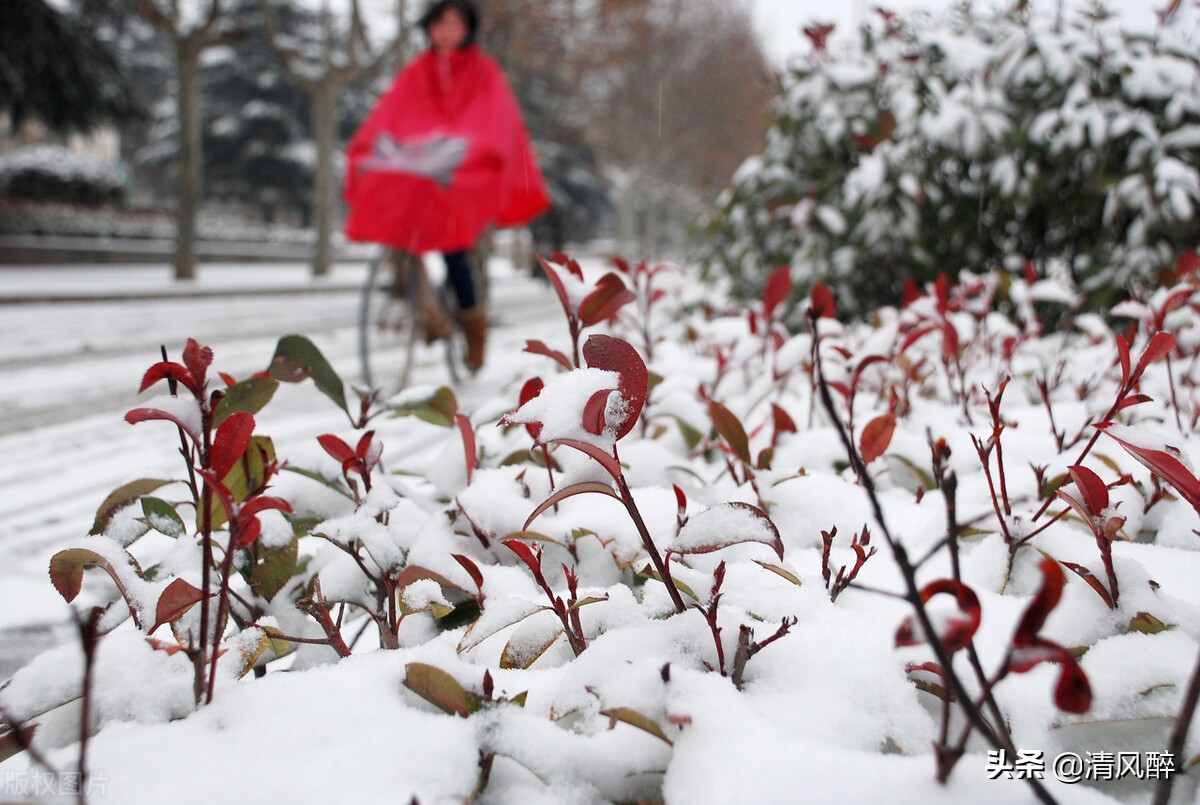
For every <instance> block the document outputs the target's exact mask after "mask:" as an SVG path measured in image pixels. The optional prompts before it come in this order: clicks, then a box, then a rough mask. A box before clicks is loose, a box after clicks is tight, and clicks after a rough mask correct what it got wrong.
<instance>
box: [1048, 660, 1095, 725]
mask: <svg viewBox="0 0 1200 805" xmlns="http://www.w3.org/2000/svg"><path fill="white" fill-rule="evenodd" d="M1058 662H1059V665H1060V666H1061V667H1062V670H1061V671H1059V674H1058V684H1057V685H1055V686H1054V704H1055V706H1056V707H1058V709H1059V710H1062V711H1064V712H1067V713H1086V712H1087V711H1088V710H1089V709H1090V708H1091V706H1092V687H1091V685H1089V684H1088V679H1087V675H1086V674H1084V673H1083V669H1082V668H1080V667H1079V663H1078V662H1076V661H1075V658H1074V657H1072V656H1071V655H1070V654H1069V653H1068V652H1066V651H1063V653H1062V655H1061V657H1060V659H1059V661H1058Z"/></svg>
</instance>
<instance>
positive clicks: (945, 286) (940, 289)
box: [933, 271, 950, 313]
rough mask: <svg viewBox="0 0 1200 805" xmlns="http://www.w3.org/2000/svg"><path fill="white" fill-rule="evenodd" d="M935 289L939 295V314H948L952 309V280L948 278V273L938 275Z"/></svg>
mask: <svg viewBox="0 0 1200 805" xmlns="http://www.w3.org/2000/svg"><path fill="white" fill-rule="evenodd" d="M933 288H934V293H935V294H936V295H937V309H938V313H946V311H948V310H949V309H950V278H949V277H947V276H946V272H944V271H943V272H942V273H940V274H938V278H937V282H936V283H934V286H933Z"/></svg>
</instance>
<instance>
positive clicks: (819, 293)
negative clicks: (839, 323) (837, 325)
mask: <svg viewBox="0 0 1200 805" xmlns="http://www.w3.org/2000/svg"><path fill="white" fill-rule="evenodd" d="M809 303H810V305H811V308H810V310H811V312H812V315H813V316H816V317H817V318H819V319H832V318H833V317H834V316H836V315H837V301H836V300H835V299H834V298H833V291H831V290H829V286H828V285H826V284H825V283H823V282H818V283H817V284H816V285H814V286H813V289H812V294H811V295H810V297H809Z"/></svg>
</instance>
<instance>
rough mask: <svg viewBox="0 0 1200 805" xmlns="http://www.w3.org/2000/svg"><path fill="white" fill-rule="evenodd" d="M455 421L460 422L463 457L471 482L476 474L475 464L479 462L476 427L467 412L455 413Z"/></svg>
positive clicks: (468, 478) (468, 480) (469, 481)
mask: <svg viewBox="0 0 1200 805" xmlns="http://www.w3.org/2000/svg"><path fill="white" fill-rule="evenodd" d="M454 421H455V422H456V423H457V424H458V432H459V433H460V434H461V435H462V443H463V457H464V459H465V460H466V465H467V483H468V484H469V483H471V476H472V475H474V474H475V465H476V464H477V463H478V459H477V458H476V449H475V428H474V427H472V426H471V420H470V419H468V418H467V415H466V414H455V415H454Z"/></svg>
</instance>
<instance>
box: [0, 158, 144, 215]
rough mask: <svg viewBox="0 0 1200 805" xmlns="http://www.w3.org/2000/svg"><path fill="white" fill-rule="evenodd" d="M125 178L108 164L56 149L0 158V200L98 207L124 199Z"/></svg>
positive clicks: (100, 160)
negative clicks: (51, 202) (50, 202)
mask: <svg viewBox="0 0 1200 805" xmlns="http://www.w3.org/2000/svg"><path fill="white" fill-rule="evenodd" d="M127 184H128V183H127V181H126V177H125V176H123V175H122V173H121V171H120V169H119V168H118V167H117V166H116V165H114V164H112V163H111V162H108V161H107V160H103V159H98V158H96V157H87V156H82V155H80V154H77V153H75V152H73V151H71V150H69V149H67V148H64V147H62V146H57V145H39V146H34V147H31V148H25V149H22V150H20V151H17V152H15V153H13V154H9V155H7V156H4V157H0V198H7V199H20V200H28V201H53V202H62V203H66V204H82V205H85V206H99V205H102V204H119V203H120V202H121V201H122V200H124V198H125V191H126V189H127Z"/></svg>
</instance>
